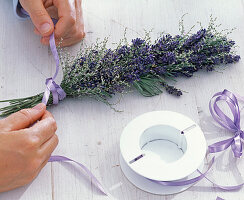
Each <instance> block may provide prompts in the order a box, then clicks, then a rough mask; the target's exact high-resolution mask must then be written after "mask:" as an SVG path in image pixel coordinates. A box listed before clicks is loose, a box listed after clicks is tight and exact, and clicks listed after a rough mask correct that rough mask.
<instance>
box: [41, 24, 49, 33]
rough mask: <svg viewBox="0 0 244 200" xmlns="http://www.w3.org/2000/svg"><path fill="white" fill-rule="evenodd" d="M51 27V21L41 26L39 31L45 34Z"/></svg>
mask: <svg viewBox="0 0 244 200" xmlns="http://www.w3.org/2000/svg"><path fill="white" fill-rule="evenodd" d="M50 29H51V25H50V24H49V23H45V24H42V25H41V26H40V30H39V31H40V33H41V34H44V33H47V32H49V31H50Z"/></svg>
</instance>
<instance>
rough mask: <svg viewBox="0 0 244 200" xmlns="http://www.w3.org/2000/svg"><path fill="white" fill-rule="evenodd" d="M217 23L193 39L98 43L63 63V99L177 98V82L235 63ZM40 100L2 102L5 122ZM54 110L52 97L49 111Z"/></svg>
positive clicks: (183, 36) (229, 43)
mask: <svg viewBox="0 0 244 200" xmlns="http://www.w3.org/2000/svg"><path fill="white" fill-rule="evenodd" d="M214 22H215V20H213V19H211V21H210V24H209V26H208V27H207V28H206V29H205V28H202V27H201V28H200V30H199V31H197V33H195V34H184V28H183V26H182V27H181V35H176V36H172V35H170V34H166V35H161V36H160V37H159V38H158V39H156V40H155V41H154V42H152V41H151V40H150V37H149V36H148V35H146V37H145V38H136V39H133V40H132V41H131V43H128V42H127V41H126V40H123V42H120V43H119V44H118V46H117V47H116V48H115V49H110V48H107V47H106V43H107V39H105V40H104V41H103V42H100V43H99V42H97V43H96V44H94V45H92V46H91V47H87V48H86V49H85V50H81V51H80V52H79V53H78V55H77V56H76V57H75V58H73V59H70V56H68V57H67V56H66V57H62V66H63V72H64V75H63V80H62V82H61V87H62V88H63V89H64V91H65V92H66V94H67V97H71V98H77V97H78V98H79V97H83V96H89V97H92V98H95V99H97V100H99V101H102V102H104V103H106V104H109V105H110V103H109V99H110V98H111V97H112V96H113V95H115V94H116V93H124V92H125V91H127V90H128V89H129V88H131V87H134V88H135V89H136V90H137V91H138V92H139V93H141V94H142V95H143V96H146V97H151V96H155V95H158V94H161V93H162V92H163V88H164V89H165V90H166V91H167V92H168V93H170V94H173V95H176V96H181V95H182V91H181V90H180V89H177V88H175V87H174V86H171V85H169V84H168V82H169V80H172V79H175V78H176V77H179V76H184V77H191V76H193V73H194V72H197V71H198V70H202V69H204V70H206V71H213V70H214V69H215V68H216V66H222V65H223V64H231V63H235V62H238V61H239V59H240V56H239V55H236V54H235V52H234V51H233V50H234V48H235V42H234V41H233V40H230V39H228V38H227V36H228V34H230V32H227V33H224V32H223V31H217V26H216V25H215V23H214ZM42 96H43V93H40V94H38V95H35V96H32V97H27V98H21V99H14V100H6V101H2V102H8V103H9V104H10V105H9V106H6V107H3V108H0V112H1V115H0V116H6V115H9V114H11V113H13V112H16V111H18V110H20V109H23V108H28V107H32V106H34V105H36V104H38V103H40V102H41V100H42ZM51 104H52V97H51V98H50V99H49V101H48V105H51Z"/></svg>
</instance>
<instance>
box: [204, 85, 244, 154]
mask: <svg viewBox="0 0 244 200" xmlns="http://www.w3.org/2000/svg"><path fill="white" fill-rule="evenodd" d="M221 100H222V101H225V102H226V103H227V105H228V106H229V108H230V110H231V113H232V115H233V120H231V119H230V118H229V117H228V116H227V115H225V114H224V112H223V111H222V110H221V109H220V108H219V106H218V105H217V102H218V101H221ZM209 109H210V113H211V115H212V116H213V118H214V120H215V121H216V122H217V123H218V124H220V125H221V126H222V127H224V128H226V129H227V130H229V131H231V132H232V133H235V135H234V136H233V137H232V138H229V139H227V140H223V141H220V142H216V143H214V144H212V145H210V146H209V147H208V150H209V152H210V153H216V152H220V151H224V150H225V149H227V148H229V146H231V148H232V151H233V153H234V156H235V157H237V158H240V157H241V155H242V145H243V140H244V134H243V131H242V130H241V128H240V109H239V105H238V101H237V97H236V96H235V95H234V94H233V93H232V92H230V91H228V90H226V89H225V90H224V91H223V92H219V93H216V94H215V95H214V96H213V97H212V99H211V100H210V102H209Z"/></svg>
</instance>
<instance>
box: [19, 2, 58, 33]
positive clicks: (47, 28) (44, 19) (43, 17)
mask: <svg viewBox="0 0 244 200" xmlns="http://www.w3.org/2000/svg"><path fill="white" fill-rule="evenodd" d="M20 3H21V5H22V7H23V8H24V9H25V10H26V11H27V12H28V13H29V15H30V18H31V20H32V22H33V24H34V26H35V27H36V28H37V30H38V31H39V32H40V34H41V35H42V36H49V35H51V34H52V32H53V30H54V25H53V22H52V19H51V17H50V16H49V14H48V13H47V10H46V9H45V7H44V5H43V2H42V0H20Z"/></svg>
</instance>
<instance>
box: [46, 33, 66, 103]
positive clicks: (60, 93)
mask: <svg viewBox="0 0 244 200" xmlns="http://www.w3.org/2000/svg"><path fill="white" fill-rule="evenodd" d="M50 48H51V51H52V54H53V57H54V59H55V62H56V71H55V74H54V76H53V77H51V78H48V79H46V83H45V84H46V90H45V92H44V94H43V98H42V103H44V104H47V102H48V99H49V96H50V92H51V93H52V95H53V104H58V102H59V101H61V100H63V99H64V98H65V97H66V93H65V91H64V90H63V89H62V88H61V86H60V85H58V84H57V83H55V81H54V79H55V78H56V76H57V74H58V71H59V57H58V52H57V49H56V45H55V38H54V33H52V35H51V36H50Z"/></svg>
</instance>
